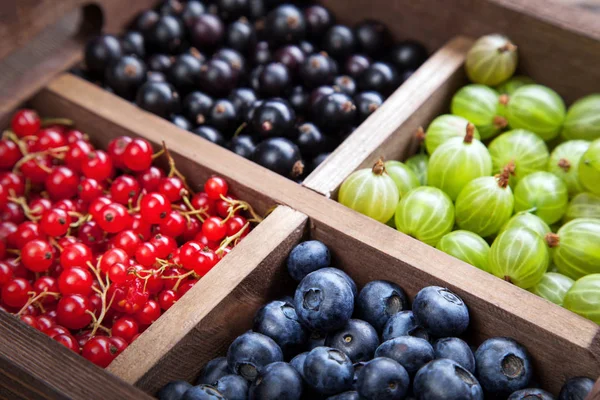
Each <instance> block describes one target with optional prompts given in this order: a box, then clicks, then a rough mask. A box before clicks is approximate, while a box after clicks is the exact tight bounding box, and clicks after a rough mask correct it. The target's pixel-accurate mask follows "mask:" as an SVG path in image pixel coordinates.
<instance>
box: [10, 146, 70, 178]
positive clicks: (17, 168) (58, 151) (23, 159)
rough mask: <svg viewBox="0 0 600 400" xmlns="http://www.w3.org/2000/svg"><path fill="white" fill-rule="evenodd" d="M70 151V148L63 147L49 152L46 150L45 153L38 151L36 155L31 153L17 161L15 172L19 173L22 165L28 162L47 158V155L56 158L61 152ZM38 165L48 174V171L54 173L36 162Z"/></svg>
mask: <svg viewBox="0 0 600 400" xmlns="http://www.w3.org/2000/svg"><path fill="white" fill-rule="evenodd" d="M68 150H69V146H61V147H54V148H52V149H48V150H44V151H38V152H36V153H29V154H27V155H25V156H23V158H21V159H20V160H19V161H17V163H16V164H15V166H14V167H13V172H14V173H18V172H19V170H20V169H21V165H23V164H24V163H26V162H27V161H30V160H33V159H35V158H36V157H39V156H47V155H50V156H55V155H56V154H59V153H61V152H62V153H64V152H66V151H68ZM36 165H37V166H38V167H40V168H41V169H43V170H44V171H46V172H48V171H50V172H52V171H51V170H50V169H48V167H46V166H45V165H40V164H39V163H38V162H36Z"/></svg>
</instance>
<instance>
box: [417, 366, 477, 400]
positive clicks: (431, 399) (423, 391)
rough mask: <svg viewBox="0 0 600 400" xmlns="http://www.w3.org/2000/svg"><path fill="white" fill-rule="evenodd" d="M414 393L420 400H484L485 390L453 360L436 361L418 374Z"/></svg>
mask: <svg viewBox="0 0 600 400" xmlns="http://www.w3.org/2000/svg"><path fill="white" fill-rule="evenodd" d="M413 391H414V394H415V397H416V398H417V399H419V400H437V399H441V398H443V399H445V400H459V399H460V400H470V399H473V400H483V390H482V389H481V386H480V385H479V382H477V379H476V378H475V377H474V376H473V374H471V373H470V372H469V371H467V370H466V369H464V368H463V367H461V366H460V365H458V364H457V363H455V362H454V361H452V360H447V359H440V360H434V361H432V362H430V363H429V364H427V365H425V366H424V367H423V368H421V369H420V370H419V372H417V375H416V376H415V380H414V381H413Z"/></svg>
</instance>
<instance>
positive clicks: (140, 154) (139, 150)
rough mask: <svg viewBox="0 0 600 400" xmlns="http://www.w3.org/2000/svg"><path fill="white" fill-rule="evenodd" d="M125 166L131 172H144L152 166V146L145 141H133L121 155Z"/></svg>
mask: <svg viewBox="0 0 600 400" xmlns="http://www.w3.org/2000/svg"><path fill="white" fill-rule="evenodd" d="M123 162H124V163H125V166H126V167H127V168H129V169H130V170H132V171H136V172H139V171H144V170H146V169H148V168H150V166H151V165H152V145H150V142H148V141H147V140H146V139H140V138H137V139H133V140H132V141H131V143H129V144H128V145H127V147H126V148H125V152H124V153H123Z"/></svg>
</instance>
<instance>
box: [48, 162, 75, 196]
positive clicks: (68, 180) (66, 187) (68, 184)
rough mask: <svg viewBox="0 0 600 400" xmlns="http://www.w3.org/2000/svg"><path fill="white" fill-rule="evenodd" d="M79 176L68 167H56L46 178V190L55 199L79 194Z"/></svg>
mask: <svg viewBox="0 0 600 400" xmlns="http://www.w3.org/2000/svg"><path fill="white" fill-rule="evenodd" d="M78 185H79V177H78V176H77V175H76V174H75V173H74V172H73V171H72V170H71V169H70V168H67V167H56V168H54V169H53V170H52V173H50V175H48V177H47V178H46V190H47V191H48V194H49V195H50V197H51V198H52V199H54V200H60V199H70V198H71V197H74V196H75V195H76V194H77V186H78Z"/></svg>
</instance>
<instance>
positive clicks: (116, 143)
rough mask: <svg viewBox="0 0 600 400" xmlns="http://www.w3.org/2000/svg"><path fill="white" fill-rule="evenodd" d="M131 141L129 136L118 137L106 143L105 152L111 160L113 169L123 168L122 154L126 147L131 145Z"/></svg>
mask: <svg viewBox="0 0 600 400" xmlns="http://www.w3.org/2000/svg"><path fill="white" fill-rule="evenodd" d="M132 140H133V139H132V138H130V137H129V136H119V137H118V138H114V139H113V140H111V141H110V142H109V143H108V147H107V148H106V151H107V153H108V155H109V156H110V158H112V160H113V164H114V166H115V168H120V169H123V168H125V161H124V154H125V149H126V148H127V145H128V144H129V143H131V141H132Z"/></svg>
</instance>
